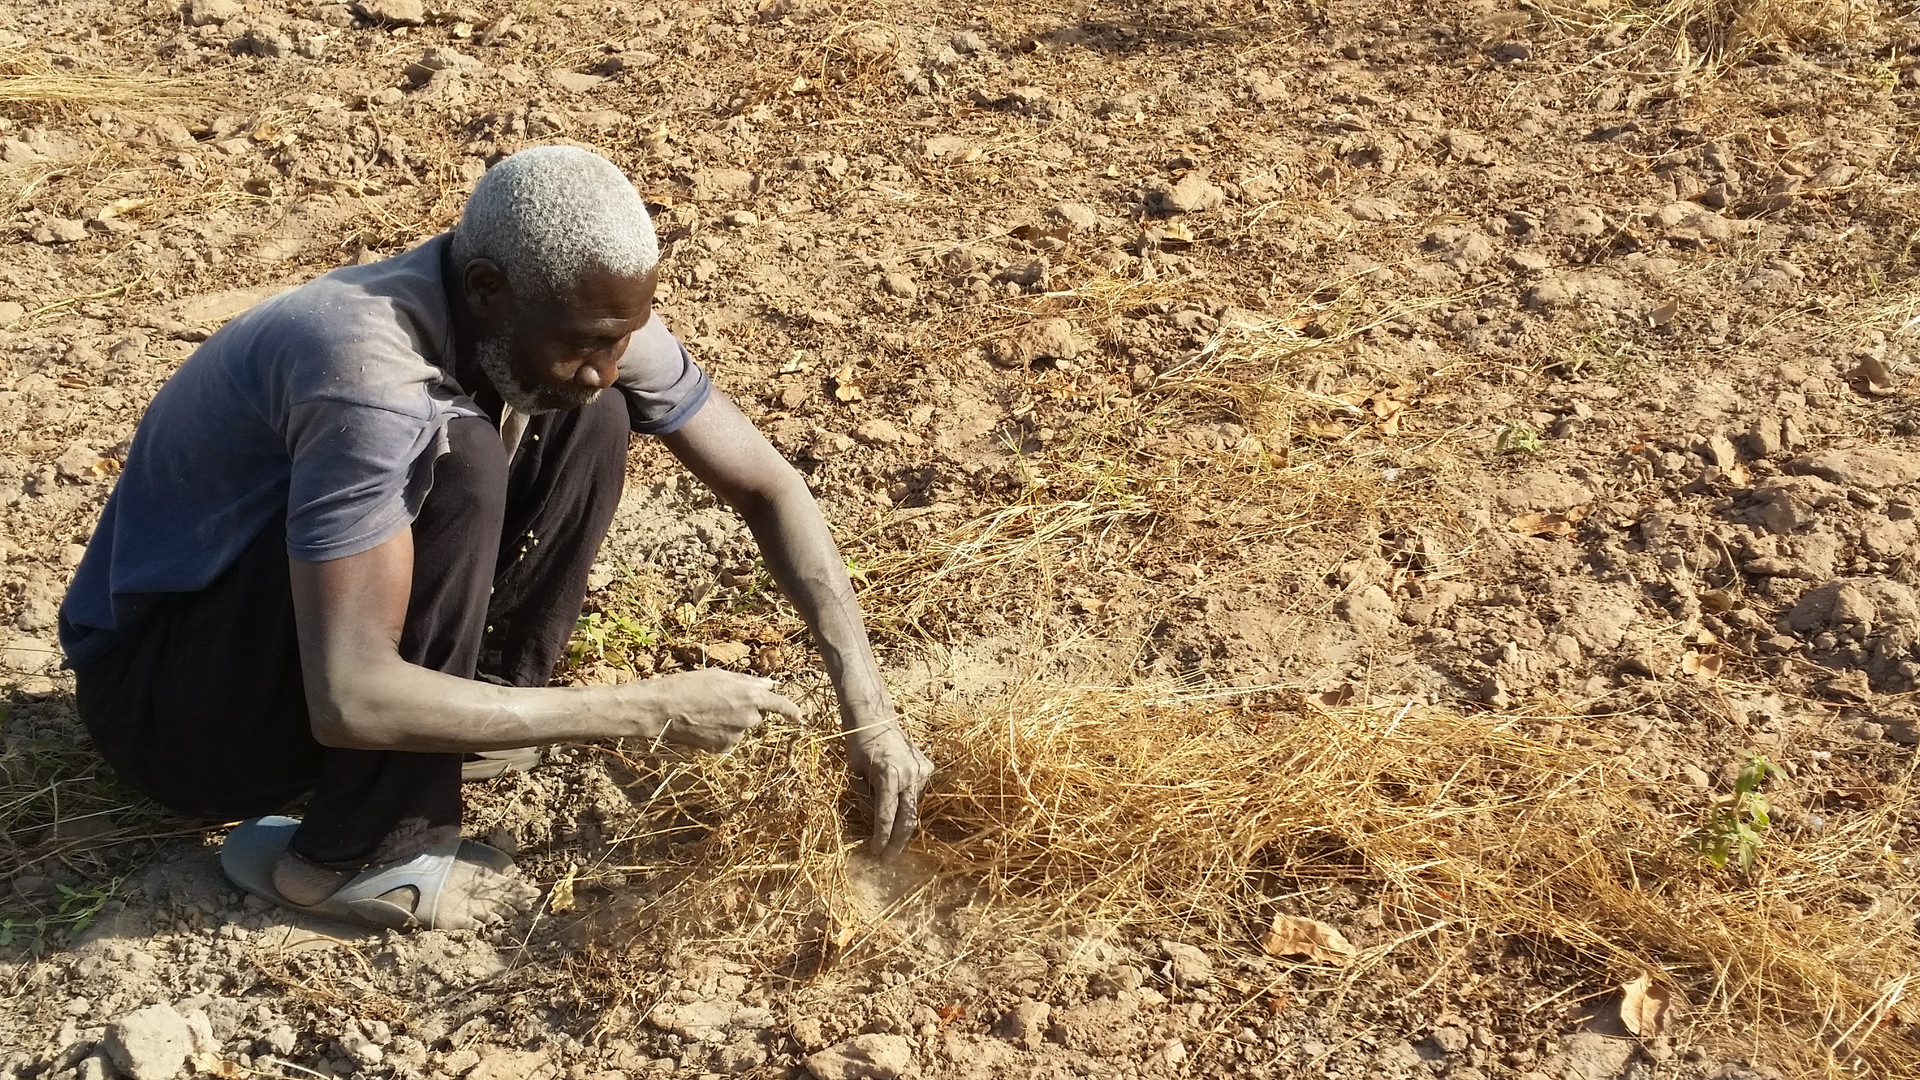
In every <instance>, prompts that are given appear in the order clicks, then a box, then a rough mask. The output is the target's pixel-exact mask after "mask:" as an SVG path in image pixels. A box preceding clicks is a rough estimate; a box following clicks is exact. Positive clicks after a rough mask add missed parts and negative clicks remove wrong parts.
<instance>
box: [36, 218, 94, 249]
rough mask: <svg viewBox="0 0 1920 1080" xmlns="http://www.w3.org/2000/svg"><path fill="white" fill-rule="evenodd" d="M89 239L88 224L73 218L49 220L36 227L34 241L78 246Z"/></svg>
mask: <svg viewBox="0 0 1920 1080" xmlns="http://www.w3.org/2000/svg"><path fill="white" fill-rule="evenodd" d="M86 238H87V223H86V222H84V221H75V220H74V219H72V218H48V219H47V220H46V221H44V222H42V223H41V224H39V225H38V226H35V227H34V230H33V239H34V241H35V242H37V243H41V244H77V243H79V242H80V241H82V240H85V239H86Z"/></svg>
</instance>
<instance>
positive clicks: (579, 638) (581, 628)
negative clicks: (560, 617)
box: [567, 611, 659, 667]
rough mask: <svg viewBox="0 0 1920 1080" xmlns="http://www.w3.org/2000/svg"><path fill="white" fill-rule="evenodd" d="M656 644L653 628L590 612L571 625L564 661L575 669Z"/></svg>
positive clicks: (617, 617)
mask: <svg viewBox="0 0 1920 1080" xmlns="http://www.w3.org/2000/svg"><path fill="white" fill-rule="evenodd" d="M657 644H659V636H658V635H657V634H655V633H654V632H653V628H652V627H650V626H648V625H646V624H645V623H643V622H641V621H640V620H638V619H636V618H633V617H632V616H630V615H609V614H606V613H604V612H599V611H595V612H591V613H589V614H586V615H582V616H580V621H579V622H577V623H575V624H574V627H573V640H572V641H571V642H569V643H568V645H567V661H568V663H570V664H572V665H573V666H575V667H578V666H580V665H581V664H585V663H588V662H599V661H605V660H608V659H620V658H622V657H624V656H625V655H626V654H628V653H630V652H632V651H634V650H636V649H651V648H653V647H654V646H655V645H657Z"/></svg>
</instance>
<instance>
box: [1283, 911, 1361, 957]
mask: <svg viewBox="0 0 1920 1080" xmlns="http://www.w3.org/2000/svg"><path fill="white" fill-rule="evenodd" d="M1260 947H1261V948H1262V949H1265V950H1266V952H1267V955H1268V956H1304V957H1306V958H1307V959H1309V960H1312V961H1314V962H1315V963H1320V964H1332V965H1334V966H1335V967H1344V966H1346V965H1347V964H1349V963H1352V962H1353V958H1354V956H1355V955H1356V954H1358V953H1359V951H1360V950H1359V949H1357V948H1355V947H1354V945H1353V943H1352V942H1350V941H1348V940H1347V939H1346V938H1345V937H1343V936H1341V934H1340V931H1338V930H1335V929H1334V928H1333V927H1331V926H1328V925H1327V924H1326V923H1323V922H1320V921H1318V920H1316V919H1307V918H1302V917H1301V916H1298V915H1275V916H1274V917H1273V928H1272V929H1271V930H1268V931H1267V932H1266V933H1265V934H1262V935H1260Z"/></svg>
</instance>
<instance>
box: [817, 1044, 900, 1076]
mask: <svg viewBox="0 0 1920 1080" xmlns="http://www.w3.org/2000/svg"><path fill="white" fill-rule="evenodd" d="M913 1066H914V1060H913V1043H912V1041H911V1040H909V1039H908V1038H907V1037H906V1036H904V1035H861V1036H858V1037H857V1038H852V1039H848V1040H847V1041H846V1042H843V1043H838V1044H835V1045H833V1046H829V1047H827V1048H826V1049H825V1050H822V1051H820V1052H819V1053H817V1054H814V1055H812V1056H810V1057H808V1058H807V1071H808V1072H810V1073H812V1074H813V1075H814V1078H815V1080H899V1077H901V1076H903V1075H905V1074H906V1073H907V1072H908V1071H909V1070H911V1069H912V1068H913Z"/></svg>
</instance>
